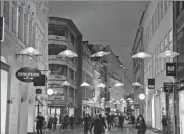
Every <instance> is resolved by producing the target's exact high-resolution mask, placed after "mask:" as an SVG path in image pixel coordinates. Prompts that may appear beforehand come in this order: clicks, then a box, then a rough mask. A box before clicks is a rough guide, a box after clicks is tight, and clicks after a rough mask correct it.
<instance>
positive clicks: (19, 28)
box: [18, 6, 22, 39]
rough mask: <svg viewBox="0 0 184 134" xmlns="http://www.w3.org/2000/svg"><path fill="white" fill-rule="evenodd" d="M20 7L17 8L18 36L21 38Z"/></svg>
mask: <svg viewBox="0 0 184 134" xmlns="http://www.w3.org/2000/svg"><path fill="white" fill-rule="evenodd" d="M21 29H22V28H21V7H20V6H19V9H18V38H19V39H21Z"/></svg>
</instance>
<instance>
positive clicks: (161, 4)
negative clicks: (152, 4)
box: [160, 1, 164, 20]
mask: <svg viewBox="0 0 184 134" xmlns="http://www.w3.org/2000/svg"><path fill="white" fill-rule="evenodd" d="M163 5H164V2H163V1H161V2H160V12H161V20H162V18H163V16H164V8H163Z"/></svg>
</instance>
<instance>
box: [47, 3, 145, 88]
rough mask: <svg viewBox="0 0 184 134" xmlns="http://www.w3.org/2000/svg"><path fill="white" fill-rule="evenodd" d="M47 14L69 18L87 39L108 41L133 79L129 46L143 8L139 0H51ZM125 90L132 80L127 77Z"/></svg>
mask: <svg viewBox="0 0 184 134" xmlns="http://www.w3.org/2000/svg"><path fill="white" fill-rule="evenodd" d="M49 8H50V10H51V11H50V15H53V16H57V17H63V18H68V19H72V20H73V22H74V23H75V24H76V26H77V27H78V29H79V30H80V31H81V33H82V34H83V40H88V41H89V42H90V43H98V44H104V45H110V46H111V48H112V50H113V51H114V53H115V54H116V55H118V56H120V60H121V61H122V62H123V63H124V64H125V65H126V67H127V69H128V73H127V75H128V77H129V78H130V80H131V81H132V82H134V78H133V71H132V59H131V55H130V52H131V49H132V45H133V41H134V38H135V35H136V30H137V28H138V24H139V21H140V18H141V14H142V12H143V9H144V2H140V1H135V2H134V1H127V2H126V1H119V2H117V1H112V2H105V1H102V2H100V1H93V2H92V1H91V2H90V1H75V2H74V1H73V2H72V1H60V2H59V1H57V2H55V1H52V2H50V4H49ZM125 86H126V90H127V91H131V90H132V87H131V84H130V83H129V82H128V81H126V83H125Z"/></svg>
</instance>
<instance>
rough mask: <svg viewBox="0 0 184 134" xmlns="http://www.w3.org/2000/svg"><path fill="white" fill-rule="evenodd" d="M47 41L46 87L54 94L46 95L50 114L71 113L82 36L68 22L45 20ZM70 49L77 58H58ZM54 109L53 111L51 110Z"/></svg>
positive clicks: (57, 18) (72, 24) (67, 20)
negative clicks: (47, 65)
mask: <svg viewBox="0 0 184 134" xmlns="http://www.w3.org/2000/svg"><path fill="white" fill-rule="evenodd" d="M48 28H49V32H48V34H49V37H48V38H49V40H48V56H49V57H48V60H49V70H50V75H49V78H48V86H49V88H52V89H53V90H54V94H53V95H51V96H49V101H50V103H49V107H50V114H55V113H56V114H59V115H60V114H69V115H72V114H74V111H75V110H74V108H76V106H77V104H78V103H77V100H76V99H77V98H78V99H80V97H79V96H78V95H77V94H78V93H77V92H79V90H78V91H77V89H78V88H79V84H78V83H79V82H78V81H77V80H80V78H79V77H82V76H81V74H80V73H81V71H78V68H82V64H81V63H80V62H79V61H78V59H80V58H81V55H80V53H82V51H81V50H80V45H81V43H82V34H81V33H80V31H79V30H78V29H77V27H76V26H75V24H74V23H73V21H72V20H70V19H65V18H59V17H49V25H48ZM65 50H71V51H73V52H75V53H77V54H78V57H77V58H76V57H74V58H69V57H64V56H58V54H59V53H60V52H63V51H65ZM52 109H54V110H52Z"/></svg>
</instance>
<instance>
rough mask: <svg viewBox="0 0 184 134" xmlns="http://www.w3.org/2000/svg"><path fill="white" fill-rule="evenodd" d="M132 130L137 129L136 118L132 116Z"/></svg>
mask: <svg viewBox="0 0 184 134" xmlns="http://www.w3.org/2000/svg"><path fill="white" fill-rule="evenodd" d="M131 122H132V128H135V116H134V115H131Z"/></svg>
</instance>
